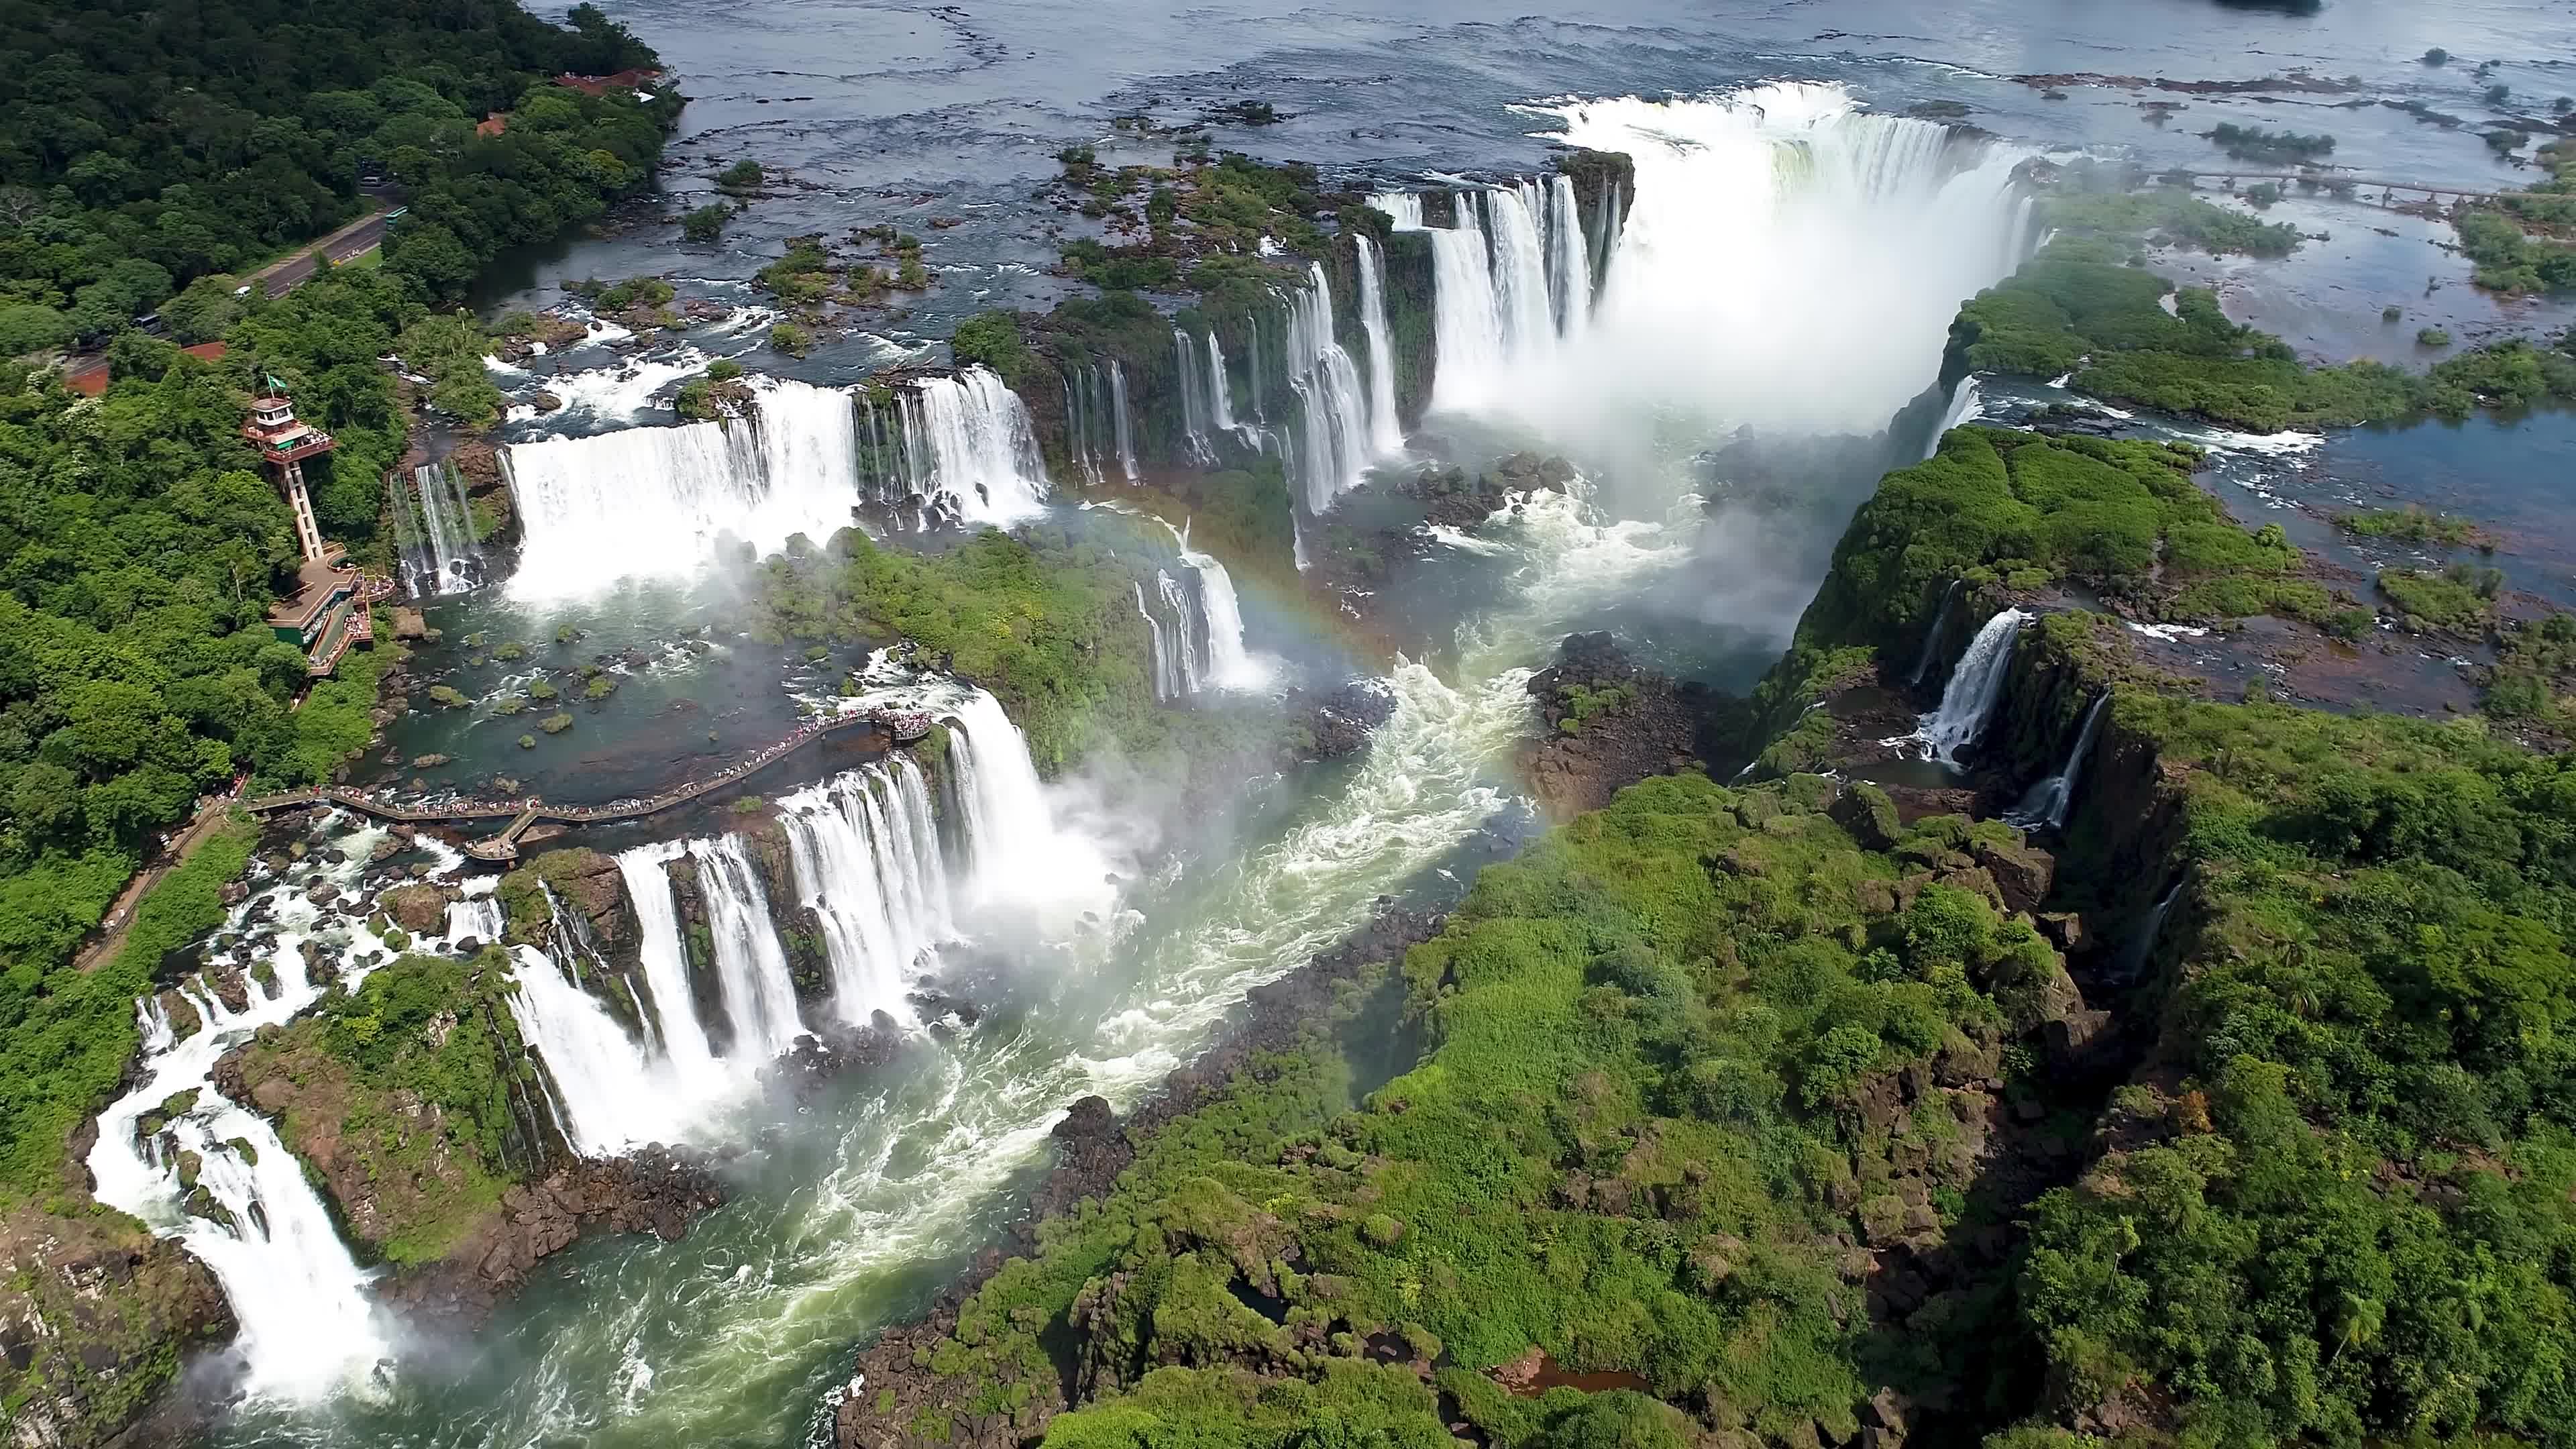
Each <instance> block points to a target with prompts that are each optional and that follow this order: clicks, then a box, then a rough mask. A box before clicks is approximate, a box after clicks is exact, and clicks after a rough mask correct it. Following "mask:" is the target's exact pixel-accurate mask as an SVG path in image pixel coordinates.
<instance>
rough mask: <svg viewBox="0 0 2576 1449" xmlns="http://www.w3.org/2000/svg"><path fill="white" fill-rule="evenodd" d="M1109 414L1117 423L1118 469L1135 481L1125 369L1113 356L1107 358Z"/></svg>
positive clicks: (1132, 436)
mask: <svg viewBox="0 0 2576 1449" xmlns="http://www.w3.org/2000/svg"><path fill="white" fill-rule="evenodd" d="M1109 414H1110V418H1111V420H1112V421H1113V422H1114V423H1115V424H1116V425H1117V434H1118V471H1120V472H1122V473H1124V474H1126V475H1127V481H1128V482H1130V483H1133V482H1135V481H1136V439H1135V437H1134V435H1133V433H1132V432H1131V431H1130V429H1129V425H1128V422H1127V370H1126V369H1125V368H1123V367H1121V366H1119V365H1118V359H1116V358H1114V357H1113V358H1111V359H1109Z"/></svg>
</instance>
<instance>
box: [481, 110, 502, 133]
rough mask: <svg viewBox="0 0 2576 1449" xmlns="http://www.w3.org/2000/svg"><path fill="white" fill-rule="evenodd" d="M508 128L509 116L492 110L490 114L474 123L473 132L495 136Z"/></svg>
mask: <svg viewBox="0 0 2576 1449" xmlns="http://www.w3.org/2000/svg"><path fill="white" fill-rule="evenodd" d="M508 129H510V118H509V117H507V116H505V115H502V114H501V113H500V112H499V111H494V112H493V113H492V114H490V115H488V116H485V117H484V118H483V119H482V120H481V121H479V122H477V123H475V126H474V134H475V135H477V136H497V135H500V134H501V133H502V132H503V131H506V130H508Z"/></svg>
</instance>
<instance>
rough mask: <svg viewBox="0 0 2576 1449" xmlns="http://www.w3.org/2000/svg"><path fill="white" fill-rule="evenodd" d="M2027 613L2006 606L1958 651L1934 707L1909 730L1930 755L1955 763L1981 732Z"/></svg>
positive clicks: (1997, 695)
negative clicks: (1948, 678)
mask: <svg viewBox="0 0 2576 1449" xmlns="http://www.w3.org/2000/svg"><path fill="white" fill-rule="evenodd" d="M2029 618H2030V616H2029V615H2028V614H2025V613H2023V612H2022V611H2021V610H2019V609H2006V610H2004V611H2003V612H2002V613H2000V614H1997V615H1995V616H1994V617H1993V618H1991V619H1988V620H1987V621H1986V622H1985V626H1984V627H1983V628H1980V629H1979V630H1977V636H1976V637H1975V638H1974V639H1971V640H1969V641H1968V652H1967V653H1965V654H1963V655H1961V656H1959V667H1958V668H1956V669H1954V670H1952V671H1951V672H1950V683H1949V686H1948V687H1947V688H1945V689H1943V690H1942V691H1941V705H1940V708H1938V709H1935V710H1933V711H1932V712H1931V713H1930V714H1927V715H1925V716H1923V723H1922V726H1921V727H1920V728H1919V729H1917V730H1916V731H1915V736H1914V737H1915V739H1916V740H1918V741H1920V742H1921V743H1922V744H1924V745H1926V746H1928V747H1930V749H1931V752H1932V758H1933V759H1936V760H1938V761H1940V762H1941V763H1942V764H1945V765H1956V764H1958V763H1959V752H1960V751H1961V750H1964V749H1966V748H1968V747H1969V746H1970V745H1973V744H1975V743H1976V742H1977V740H1978V738H1979V737H1980V736H1982V735H1984V734H1985V732H1986V716H1988V715H1990V714H1992V713H1994V708H1995V700H1996V699H1997V698H1998V697H1999V696H2001V695H2002V693H2003V689H2004V676H2005V675H2006V674H2008V673H2010V672H2011V668H2012V656H2013V644H2014V642H2015V641H2016V640H2018V639H2019V638H2020V636H2021V626H2022V625H2023V624H2024V623H2026V622H2028V620H2029Z"/></svg>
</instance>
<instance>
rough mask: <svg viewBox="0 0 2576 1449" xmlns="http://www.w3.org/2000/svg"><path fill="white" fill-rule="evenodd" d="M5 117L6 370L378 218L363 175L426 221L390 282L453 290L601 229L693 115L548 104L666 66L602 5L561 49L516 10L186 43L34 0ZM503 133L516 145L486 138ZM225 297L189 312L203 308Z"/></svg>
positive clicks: (245, 16)
mask: <svg viewBox="0 0 2576 1449" xmlns="http://www.w3.org/2000/svg"><path fill="white" fill-rule="evenodd" d="M8 19H9V22H10V23H9V24H8V25H7V26H6V27H5V30H6V33H7V35H8V36H10V37H11V39H10V40H8V41H7V42H6V45H7V53H6V64H0V76H5V77H6V79H5V80H0V100H5V102H6V103H7V108H8V110H9V112H10V113H11V114H12V115H14V116H17V117H19V118H20V119H21V121H22V122H23V129H22V131H21V138H20V140H19V141H17V142H16V143H15V144H13V145H11V146H8V147H6V148H0V351H6V352H8V353H11V354H17V353H23V352H27V351H31V350H35V349H38V348H43V347H48V346H56V345H60V344H62V343H64V342H66V341H72V340H79V341H83V342H96V341H100V340H103V339H106V338H108V337H112V336H113V335H115V334H116V333H118V332H121V331H123V330H125V329H126V328H127V327H128V326H130V325H131V323H132V320H133V318H134V317H135V316H136V315H138V314H140V313H145V312H149V311H151V310H153V309H154V308H155V307H157V306H159V305H160V304H161V303H162V302H163V301H164V300H165V299H167V298H169V297H170V296H171V294H172V293H173V292H176V291H178V290H179V289H180V288H182V287H185V286H187V285H188V284H189V283H190V282H191V281H192V280H193V279H196V278H199V277H208V276H214V275H218V274H222V273H227V272H233V271H237V270H240V269H244V268H248V267H251V266H255V265H257V264H259V263H261V262H263V261H266V260H268V259H269V258H271V257H273V256H277V255H280V254H283V253H291V252H292V251H293V250H295V249H297V248H300V247H302V246H304V245H305V244H307V243H309V242H311V241H313V240H314V239H316V238H318V237H320V236H321V235H322V234H323V233H325V232H327V231H329V230H331V229H332V228H333V227H335V226H337V225H339V224H341V223H343V222H346V221H349V220H351V219H353V218H355V217H357V216H359V215H361V214H362V213H363V210H364V209H365V207H366V206H367V205H368V204H369V202H368V200H367V199H366V198H364V197H362V196H361V195H360V194H359V192H358V182H359V178H360V174H361V172H362V171H368V170H371V169H381V170H382V171H383V172H384V173H385V174H386V175H387V176H389V177H390V178H391V179H393V180H395V181H398V182H400V183H401V184H402V186H403V187H404V189H405V191H406V193H407V194H406V198H405V199H406V204H407V205H408V207H409V208H410V210H409V213H408V214H407V215H406V216H405V217H404V218H403V220H402V221H401V222H400V223H399V224H397V225H395V226H394V227H393V228H391V229H390V230H389V231H388V233H387V235H386V241H385V258H384V260H385V265H386V266H387V267H388V268H389V269H390V270H392V271H394V272H395V273H397V274H399V275H400V276H402V277H403V278H405V279H406V282H407V284H408V285H409V286H410V287H412V288H413V289H415V295H426V296H431V297H437V296H444V295H448V294H451V293H453V292H454V291H456V290H457V289H458V288H459V287H461V286H462V285H463V283H464V282H465V280H466V279H467V278H468V277H470V276H471V275H472V274H473V272H474V271H475V270H476V268H477V267H479V266H480V265H481V264H482V263H483V262H484V261H485V260H487V259H489V258H490V257H492V256H494V255H496V254H497V253H498V252H499V251H500V250H501V249H502V248H503V247H506V246H509V245H512V244H514V243H517V242H522V241H528V240H532V239H535V238H538V237H543V236H550V235H552V234H554V233H555V232H557V231H560V230H562V229H563V228H564V227H565V226H567V225H570V224H572V223H574V222H577V221H581V220H585V219H587V218H589V217H592V216H596V215H598V214H599V213H600V212H601V211H602V210H604V209H605V207H606V205H607V203H608V201H609V200H610V199H612V198H614V197H616V196H618V195H620V194H622V193H624V192H627V191H630V190H632V189H634V188H636V187H638V186H640V185H642V184H644V182H645V181H646V180H647V179H648V178H649V176H650V174H651V172H652V169H653V167H654V165H655V164H656V163H657V162H658V160H659V159H660V155H661V148H662V133H663V130H664V128H665V127H666V126H667V125H668V124H669V121H670V119H671V117H672V116H673V115H674V114H675V112H676V110H677V107H678V104H679V102H678V100H677V98H676V97H674V98H670V99H666V100H658V101H653V102H644V101H639V100H637V99H636V98H634V97H633V96H630V95H610V96H604V97H590V96H585V95H582V94H580V93H578V92H576V91H571V90H566V89H564V88H562V87H559V86H555V85H552V84H550V83H548V81H547V78H548V77H550V76H552V75H554V74H556V73H558V72H563V71H573V72H583V73H600V74H604V73H607V72H612V71H616V70H620V69H624V68H627V67H630V66H646V65H651V64H653V63H654V59H653V55H652V52H651V51H649V50H647V49H646V48H645V47H644V46H642V45H641V44H639V43H638V42H636V41H635V39H634V38H633V37H632V36H630V35H628V34H627V33H626V32H625V30H624V29H623V28H621V27H619V26H618V25H616V24H615V23H613V22H611V21H610V20H609V19H608V18H607V17H606V16H605V15H603V14H601V13H600V12H599V11H598V10H597V9H596V8H595V7H592V6H589V5H580V6H576V7H574V9H573V11H572V12H571V16H570V19H571V23H572V26H573V29H571V30H569V31H566V30H559V29H556V28H555V27H553V26H551V25H548V24H546V23H544V22H543V21H540V20H538V19H536V18H535V17H534V16H531V15H529V14H528V13H527V12H525V11H523V10H521V9H520V8H519V7H518V6H516V5H515V4H510V3H506V0H469V3H466V4H464V5H463V6H461V7H460V8H458V9H457V10H455V11H453V12H448V13H442V14H440V15H439V16H437V17H435V18H432V17H429V16H427V15H424V14H422V13H420V12H418V11H416V10H413V9H410V8H406V7H404V6H400V5H394V4H388V3H384V0H357V3H355V4H352V5H347V6H341V7H338V8H336V9H333V10H332V11H330V12H329V13H328V14H327V15H308V14H306V13H305V12H303V11H301V10H299V9H297V8H295V7H292V6H288V5H283V4H279V3H276V0H253V3H248V4H244V5H237V6H232V7H228V8H227V9H225V10H224V11H223V12H222V14H220V15H217V16H212V17H208V18H206V19H204V20H203V21H202V22H201V23H195V24H191V25H186V26H168V25H160V24H156V23H153V19H154V17H153V15H152V13H151V11H150V9H149V7H147V6H142V5H137V4H133V3H114V4H108V5H104V6H99V7H93V8H90V9H85V10H83V11H81V12H79V13H78V14H76V15H72V16H68V17H66V16H64V15H60V14H57V13H55V12H54V11H52V10H51V9H50V8H48V7H45V6H42V5H36V4H30V3H26V0H18V3H17V4H16V5H15V8H14V9H13V10H12V11H11V13H10V15H9V17H8ZM496 111H498V112H506V113H507V118H506V119H507V123H506V128H505V129H504V130H503V131H502V133H501V134H498V135H480V134H477V131H476V124H477V123H478V122H480V121H481V120H483V118H484V116H485V115H486V113H489V112H496ZM231 290H232V289H231V287H230V286H220V287H209V288H207V289H205V290H204V291H202V292H199V293H196V294H194V296H195V299H196V300H195V301H194V303H193V304H192V308H191V309H190V310H192V311H202V310H203V309H204V308H205V307H206V306H208V305H210V304H211V303H212V301H213V298H214V297H216V296H219V295H223V294H228V293H229V292H230V291H231Z"/></svg>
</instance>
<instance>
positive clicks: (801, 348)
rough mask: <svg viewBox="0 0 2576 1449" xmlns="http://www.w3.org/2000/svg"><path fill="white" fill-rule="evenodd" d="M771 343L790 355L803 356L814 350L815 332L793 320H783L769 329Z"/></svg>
mask: <svg viewBox="0 0 2576 1449" xmlns="http://www.w3.org/2000/svg"><path fill="white" fill-rule="evenodd" d="M769 345H770V346H771V347H773V348H775V349H777V350H778V351H780V352H784V353H786V354H787V355H788V356H790V357H803V356H804V355H805V354H806V353H808V352H811V351H813V350H814V334H813V333H811V332H808V331H806V330H805V329H804V328H802V327H799V326H797V325H796V324H795V323H793V322H781V323H779V324H778V325H776V326H774V327H772V328H770V329H769Z"/></svg>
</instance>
